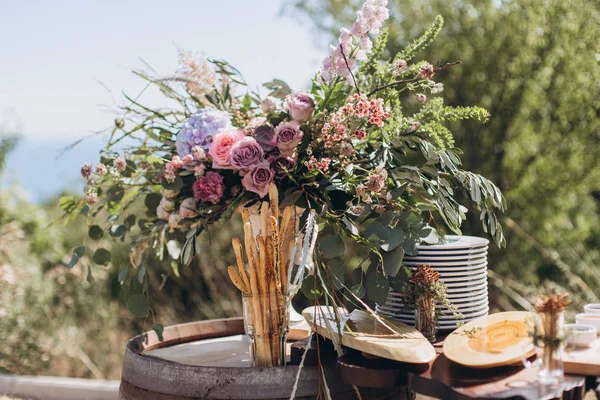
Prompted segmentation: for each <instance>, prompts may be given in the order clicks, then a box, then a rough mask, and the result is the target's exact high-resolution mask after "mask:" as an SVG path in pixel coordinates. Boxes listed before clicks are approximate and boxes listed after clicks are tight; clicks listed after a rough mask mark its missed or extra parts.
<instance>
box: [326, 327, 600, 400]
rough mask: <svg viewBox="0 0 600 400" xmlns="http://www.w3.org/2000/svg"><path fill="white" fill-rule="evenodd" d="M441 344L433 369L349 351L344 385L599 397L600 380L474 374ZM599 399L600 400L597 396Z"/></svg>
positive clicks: (454, 396) (516, 370) (513, 369)
mask: <svg viewBox="0 0 600 400" xmlns="http://www.w3.org/2000/svg"><path fill="white" fill-rule="evenodd" d="M442 344H443V339H442V340H439V341H438V342H437V343H435V345H434V347H435V348H436V352H437V353H438V357H437V358H436V360H435V361H433V362H432V363H431V364H427V365H408V364H402V363H398V362H394V361H390V360H383V359H369V358H365V357H364V356H363V355H362V354H359V353H358V352H355V351H353V350H351V349H349V352H348V355H346V356H344V357H342V358H340V359H339V360H338V370H339V373H340V378H341V379H342V382H346V383H353V384H354V385H356V386H359V387H371V388H391V387H394V386H395V387H399V388H401V387H403V386H404V387H407V388H408V389H409V390H411V391H412V392H414V393H418V394H422V395H425V396H430V397H435V398H439V399H449V400H465V399H526V400H538V399H560V398H562V399H583V396H584V394H585V391H586V390H587V389H595V390H596V393H597V394H598V395H599V396H600V385H599V382H598V377H586V376H583V375H565V379H564V381H563V383H562V384H561V385H558V386H543V385H540V384H538V383H537V380H536V377H537V370H536V369H525V368H523V367H522V366H520V365H518V366H507V367H498V368H491V369H473V368H468V367H464V366H461V365H459V364H456V363H454V362H453V361H450V360H449V359H448V358H446V357H445V356H444V355H443V353H442ZM599 398H600V397H599Z"/></svg>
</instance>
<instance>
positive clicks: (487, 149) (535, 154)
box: [296, 0, 600, 309]
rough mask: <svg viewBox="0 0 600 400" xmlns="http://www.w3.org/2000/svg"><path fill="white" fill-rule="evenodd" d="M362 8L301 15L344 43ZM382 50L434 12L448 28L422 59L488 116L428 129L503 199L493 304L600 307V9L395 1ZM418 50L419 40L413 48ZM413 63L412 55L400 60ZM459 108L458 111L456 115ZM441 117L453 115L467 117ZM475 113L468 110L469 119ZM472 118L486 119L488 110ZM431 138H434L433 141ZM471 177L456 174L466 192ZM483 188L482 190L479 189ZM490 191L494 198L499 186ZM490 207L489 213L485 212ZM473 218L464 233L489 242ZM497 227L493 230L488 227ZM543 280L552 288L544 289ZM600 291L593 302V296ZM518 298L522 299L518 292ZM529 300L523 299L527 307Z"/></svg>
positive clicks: (519, 1)
mask: <svg viewBox="0 0 600 400" xmlns="http://www.w3.org/2000/svg"><path fill="white" fill-rule="evenodd" d="M360 3H361V1H360V0H353V1H346V0H314V1H308V2H304V1H302V2H300V1H298V2H296V7H297V8H298V9H299V10H300V11H303V12H304V13H305V14H306V15H310V17H311V19H312V21H314V22H315V24H316V25H317V26H318V27H319V28H321V30H326V31H329V32H332V37H335V36H337V27H338V26H339V25H340V24H345V25H347V24H349V23H351V21H353V20H354V18H355V15H354V14H353V10H354V9H355V8H356V7H358V6H359V5H360ZM389 7H390V9H391V15H392V19H393V21H392V22H391V24H389V26H390V31H389V40H388V43H387V51H389V52H390V53H392V54H394V53H396V52H398V51H402V49H403V48H404V47H405V46H406V45H407V44H410V43H411V41H412V38H413V37H415V35H416V34H417V33H418V32H420V31H423V30H425V29H427V27H428V26H429V24H430V22H431V21H432V20H433V19H434V18H435V17H436V15H438V14H439V15H442V17H443V19H444V20H445V21H446V24H445V26H444V28H443V29H442V30H441V33H440V37H439V38H438V40H437V41H435V42H432V43H431V44H430V46H429V47H428V48H426V49H425V50H424V51H423V52H422V53H421V54H420V55H419V57H420V58H421V57H422V58H423V59H428V60H431V61H432V62H433V63H436V62H447V61H455V60H460V61H462V63H461V64H460V65H458V66H455V67H453V68H450V69H448V70H447V71H443V72H438V73H437V74H436V78H437V76H438V75H443V82H444V85H445V90H444V93H443V95H444V98H445V99H446V103H447V104H448V105H450V106H455V107H456V106H459V107H462V106H464V105H465V104H480V105H481V106H483V107H485V108H486V109H487V110H489V121H488V123H487V124H485V125H479V124H472V123H469V122H467V123H462V124H460V125H459V124H457V123H454V122H449V123H445V124H444V125H443V127H442V126H441V125H436V126H432V123H426V124H424V125H423V127H422V128H421V129H422V130H424V131H426V132H427V134H428V135H431V136H432V140H435V141H436V142H437V143H438V144H439V145H440V147H443V146H446V147H452V142H451V141H450V140H449V132H450V131H451V132H453V133H454V137H455V139H456V145H457V146H458V147H460V148H462V149H463V150H464V151H465V156H463V157H462V160H463V163H464V165H463V168H464V169H466V170H470V171H475V172H477V173H479V174H482V175H484V176H486V177H488V178H490V180H491V181H493V182H496V183H497V184H498V186H499V188H500V189H501V190H502V192H503V193H504V195H505V196H506V202H507V205H508V213H507V214H506V215H507V216H506V217H505V218H503V222H504V223H505V225H506V226H508V227H509V229H510V231H509V235H507V236H508V240H507V246H508V247H507V249H506V251H498V250H494V249H492V250H491V253H490V268H491V269H493V271H495V272H496V273H497V274H501V276H502V278H500V277H499V276H497V275H494V277H495V278H494V279H492V280H491V283H492V285H495V286H496V287H497V290H496V291H495V292H494V293H492V300H493V301H494V302H495V303H496V304H497V306H498V307H501V308H505V309H510V308H513V307H522V306H523V304H524V303H523V302H524V299H523V298H522V297H520V296H528V295H531V293H533V292H535V291H536V290H549V287H552V288H556V287H562V288H563V289H567V290H569V291H570V292H572V293H573V294H574V295H575V300H576V303H578V304H579V305H580V304H581V303H582V302H585V301H594V300H597V299H598V295H597V293H598V290H599V288H600V277H599V275H600V272H599V271H598V268H597V266H596V265H597V263H596V262H595V261H594V260H598V250H597V249H598V244H599V243H600V239H599V238H600V236H599V235H600V230H599V229H598V226H600V219H599V215H600V214H599V212H598V211H599V204H598V198H599V197H598V195H597V193H598V189H599V188H600V169H598V168H597V160H598V159H600V142H599V141H598V140H599V139H598V132H600V118H598V115H600V87H599V86H598V82H599V81H600V63H599V62H598V56H597V54H596V53H598V47H597V43H598V42H597V33H598V26H600V9H598V7H597V4H596V3H594V2H589V1H585V0H566V1H565V0H550V1H547V2H544V3H540V2H539V1H536V0H509V1H504V2H500V3H498V2H496V1H492V0H484V1H477V2H464V1H458V0H450V1H447V0H427V1H425V2H423V1H418V0H395V1H390V3H389ZM418 42H419V41H417V42H413V43H418ZM403 56H405V57H406V56H409V54H406V55H403ZM454 110H457V109H454ZM454 110H452V111H451V110H446V111H444V114H445V115H446V116H447V117H448V118H459V117H460V115H461V114H462V115H465V111H464V110H460V109H458V110H460V111H458V113H457V111H454ZM472 111H473V112H472ZM472 111H468V112H466V114H467V115H469V116H470V117H475V118H477V119H485V118H487V115H486V113H484V112H482V111H481V110H477V111H475V110H472ZM433 136H437V138H436V137H433ZM471 178H473V179H475V177H474V176H471V177H468V176H467V175H458V176H456V179H462V180H463V181H464V183H466V187H467V190H465V193H464V196H469V197H470V198H471V199H473V198H476V197H477V196H478V195H479V194H480V192H479V191H477V190H473V191H471V190H470V187H471V185H469V181H468V180H470V179H471ZM482 187H484V188H485V187H486V185H485V184H484V185H483V186H480V188H482ZM489 189H491V188H487V189H486V196H489V197H488V198H487V199H485V200H483V199H482V201H481V203H480V207H483V206H484V205H485V204H488V202H489V201H492V199H493V198H494V197H495V195H493V192H495V189H492V190H489ZM482 210H483V208H482ZM480 218H488V214H487V213H486V212H483V211H482V213H481V214H479V215H477V214H474V215H473V216H472V217H471V218H469V219H468V220H467V221H466V223H465V224H464V225H463V231H464V232H465V233H470V234H476V235H483V233H484V232H483V231H482V228H481V225H480V224H479V222H480ZM490 222H491V225H490V224H486V225H487V226H486V227H485V229H488V230H489V231H491V230H492V228H493V226H494V225H496V224H497V223H498V221H493V220H491V221H490ZM546 280H551V281H553V282H554V283H550V284H548V285H549V286H543V285H541V283H543V282H544V281H546ZM594 292H595V293H596V294H595V293H594ZM517 293H519V294H517ZM525 303H526V301H525Z"/></svg>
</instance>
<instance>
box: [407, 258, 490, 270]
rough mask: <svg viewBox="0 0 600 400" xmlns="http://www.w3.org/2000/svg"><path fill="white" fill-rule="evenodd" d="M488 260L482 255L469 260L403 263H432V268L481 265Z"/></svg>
mask: <svg viewBox="0 0 600 400" xmlns="http://www.w3.org/2000/svg"><path fill="white" fill-rule="evenodd" d="M486 262H487V259H486V258H485V257H481V258H473V259H472V260H468V261H444V260H443V259H442V260H441V261H431V262H429V261H427V262H423V261H406V260H403V261H402V264H404V265H407V266H411V265H415V266H416V265H423V264H427V265H430V266H431V267H432V268H434V269H435V267H468V266H471V265H481V264H484V263H486Z"/></svg>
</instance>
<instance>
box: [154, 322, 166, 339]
mask: <svg viewBox="0 0 600 400" xmlns="http://www.w3.org/2000/svg"><path fill="white" fill-rule="evenodd" d="M152 330H153V331H154V332H155V333H156V336H158V340H159V341H161V342H162V341H163V340H165V339H164V337H163V332H164V330H165V328H164V326H162V325H161V324H159V323H158V322H154V323H153V324H152Z"/></svg>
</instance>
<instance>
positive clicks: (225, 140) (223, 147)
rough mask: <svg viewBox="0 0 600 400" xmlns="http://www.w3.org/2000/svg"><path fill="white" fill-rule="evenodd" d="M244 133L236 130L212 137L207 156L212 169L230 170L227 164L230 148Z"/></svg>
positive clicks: (222, 132) (230, 167) (224, 131)
mask: <svg viewBox="0 0 600 400" xmlns="http://www.w3.org/2000/svg"><path fill="white" fill-rule="evenodd" d="M244 137H245V136H244V132H243V131H238V130H223V131H220V132H219V133H217V134H216V135H215V136H214V137H213V142H212V143H211V145H210V149H209V151H208V154H209V155H210V158H211V159H212V162H213V164H212V167H213V168H214V169H232V166H231V163H230V162H229V155H230V153H231V147H232V146H233V145H234V144H235V143H236V142H238V141H240V140H242V139H243V138H244Z"/></svg>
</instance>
